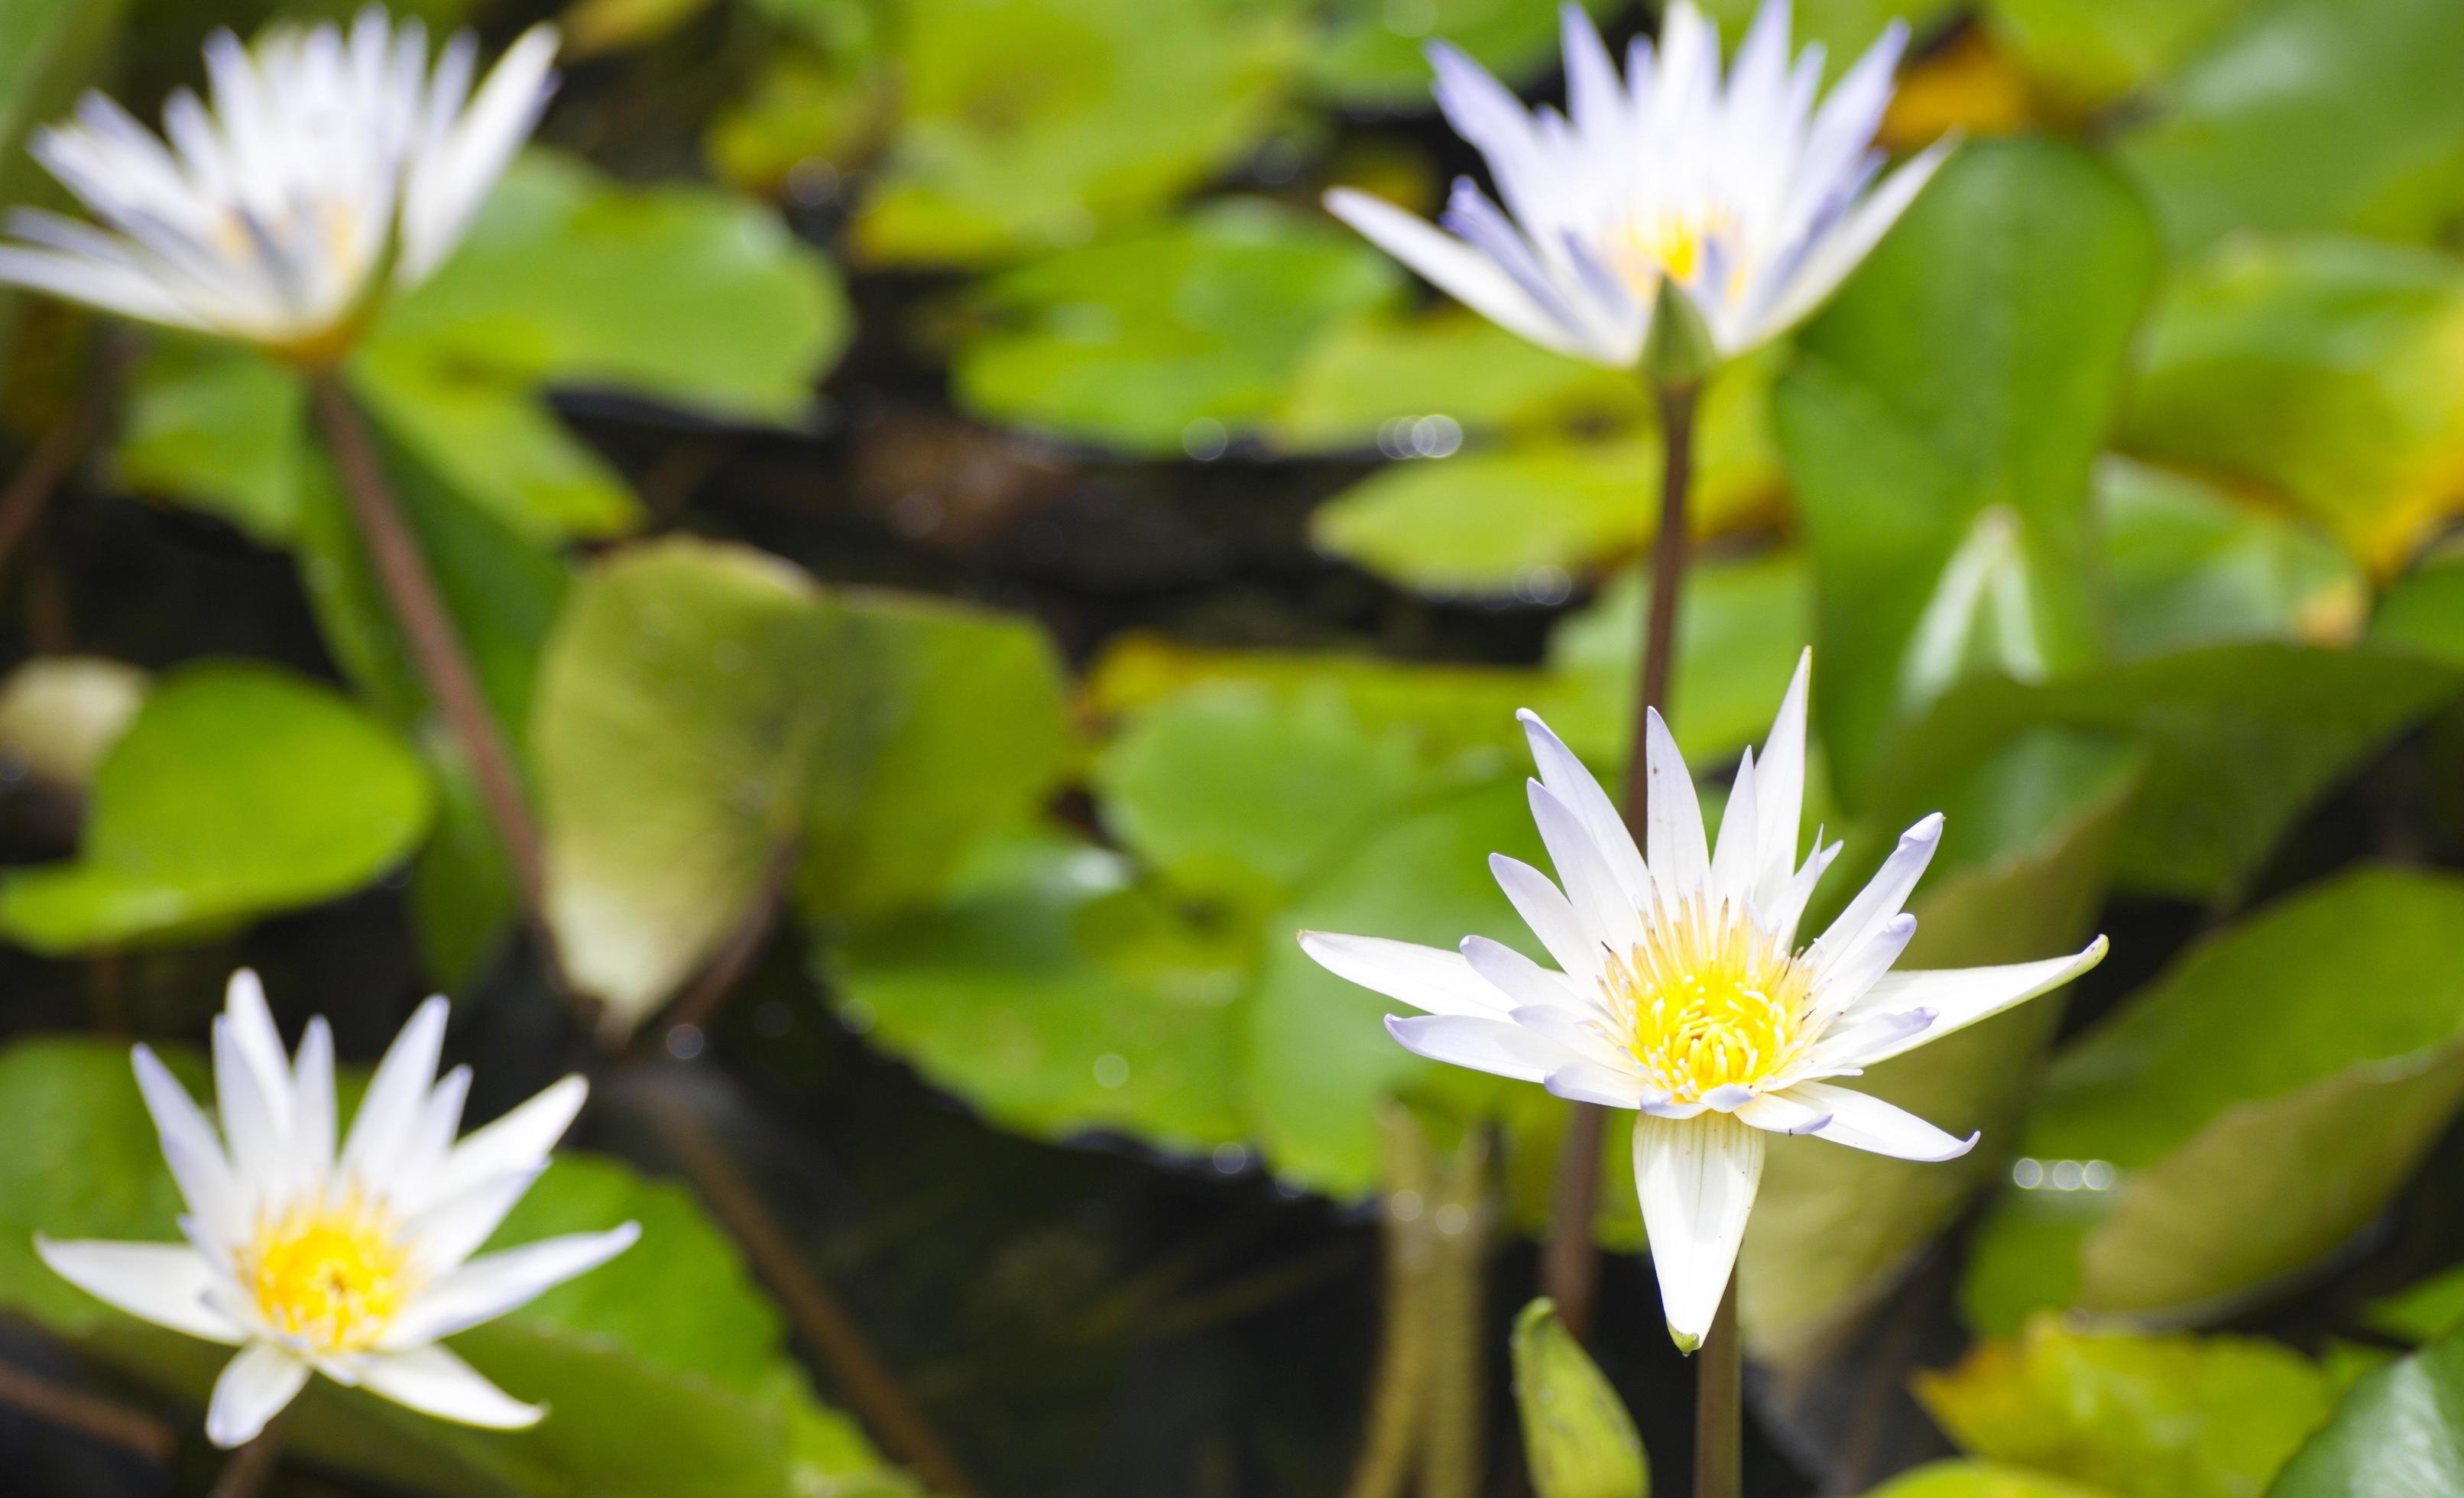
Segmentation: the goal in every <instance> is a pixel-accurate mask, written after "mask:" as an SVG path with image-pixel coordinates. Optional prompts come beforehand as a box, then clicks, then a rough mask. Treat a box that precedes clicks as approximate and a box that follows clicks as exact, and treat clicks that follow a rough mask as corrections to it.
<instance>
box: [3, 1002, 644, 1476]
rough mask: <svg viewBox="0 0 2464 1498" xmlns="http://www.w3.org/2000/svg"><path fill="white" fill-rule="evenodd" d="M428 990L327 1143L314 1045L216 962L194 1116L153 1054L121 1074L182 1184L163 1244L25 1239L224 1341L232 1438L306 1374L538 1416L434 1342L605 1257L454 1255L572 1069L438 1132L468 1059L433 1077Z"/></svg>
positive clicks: (576, 1097)
mask: <svg viewBox="0 0 2464 1498" xmlns="http://www.w3.org/2000/svg"><path fill="white" fill-rule="evenodd" d="M445 1016H446V1004H445V1001H444V1000H443V999H441V998H436V999H430V1000H429V1001H428V1002H426V1003H424V1004H422V1005H420V1007H419V1009H418V1011H417V1012H416V1013H414V1014H413V1015H412V1016H411V1018H410V1023H409V1024H406V1025H404V1026H403V1029H402V1033H401V1034H400V1035H399V1036H398V1037H396V1038H395V1040H394V1043H393V1046H391V1048H389V1049H388V1050H387V1051H386V1052H385V1060H384V1061H383V1062H382V1063H381V1064H380V1065H379V1066H378V1068H377V1071H376V1075H375V1077H374V1078H373V1079H372V1080H371V1081H370V1082H369V1084H368V1090H367V1094H366V1096H365V1097H364V1098H363V1100H362V1101H361V1104H360V1108H359V1113H358V1116H357V1117H356V1118H355V1119H354V1120H353V1121H352V1125H351V1132H350V1136H349V1138H348V1139H347V1140H346V1141H345V1142H344V1143H343V1144H342V1146H341V1152H340V1154H339V1155H337V1153H336V1150H335V1115H334V1112H335V1111H334V1041H333V1035H332V1033H331V1031H330V1030H328V1029H327V1027H326V1024H325V1021H324V1020H323V1019H322V1018H321V1017H319V1018H318V1019H315V1020H311V1021H310V1022H309V1024H308V1028H307V1032H306V1034H305V1035H304V1036H303V1037H302V1038H301V1040H300V1043H299V1053H298V1056H297V1059H296V1061H294V1060H292V1059H291V1058H287V1057H286V1056H285V1055H284V1054H283V1049H282V1039H281V1036H280V1035H279V1034H278V1033H277V1032H276V1031H275V1027H274V1017H273V1015H272V1013H271V1012H270V1011H269V1010H268V1009H267V1008H266V1003H265V995H264V991H263V990H262V988H260V987H259V985H258V983H257V980H256V975H255V974H253V973H250V972H247V971H245V970H243V971H241V972H239V973H236V974H234V975H233V976H232V978H231V992H230V996H229V998H228V1000H227V1001H226V1002H225V1005H224V1011H223V1013H222V1014H221V1015H220V1016H219V1017H217V1018H216V1019H215V1021H214V1025H213V1060H214V1097H215V1105H216V1109H217V1112H219V1113H220V1115H221V1122H222V1128H221V1131H220V1133H219V1134H217V1132H216V1130H215V1128H214V1125H213V1124H211V1123H209V1122H208V1121H207V1118H206V1115H205V1113H204V1112H201V1111H200V1110H199V1109H198V1108H197V1105H196V1104H195V1103H194V1102H192V1101H191V1100H190V1099H189V1097H188V1094H187V1091H186V1090H184V1089H183V1088H182V1087H181V1086H180V1084H179V1083H178V1082H177V1081H175V1080H173V1079H172V1076H171V1073H170V1072H169V1071H168V1070H167V1069H165V1067H164V1065H163V1063H162V1062H161V1061H160V1060H158V1059H157V1058H156V1057H155V1055H154V1053H153V1052H152V1051H150V1050H148V1049H147V1048H146V1047H145V1046H137V1047H136V1050H135V1061H136V1067H137V1083H138V1086H139V1088H140V1089H141V1090H143V1093H144V1095H145V1104H146V1107H147V1108H148V1109H149V1110H150V1111H151V1112H153V1115H154V1123H155V1127H156V1128H157V1129H159V1130H160V1131H161V1133H162V1136H163V1154H164V1157H165V1159H166V1160H167V1161H168V1162H169V1164H170V1167H171V1174H172V1176H173V1177H174V1178H175V1179H177V1180H178V1182H179V1185H180V1191H181V1194H182V1195H183V1196H184V1197H185V1198H186V1199H187V1205H188V1212H187V1216H185V1217H183V1218H181V1219H180V1228H181V1231H182V1232H183V1233H184V1234H186V1235H187V1243H185V1244H150V1243H60V1242H54V1241H51V1240H47V1239H42V1238H37V1239H36V1240H35V1244H34V1246H35V1250H36V1251H37V1252H38V1253H40V1254H41V1255H42V1258H43V1262H44V1263H45V1264H47V1265H49V1266H51V1267H52V1268H53V1270H54V1271H55V1272H56V1273H58V1274H59V1275H60V1276H61V1277H62V1278H64V1279H66V1280H68V1281H69V1282H70V1283H71V1284H74V1285H76V1286H77V1287H78V1288H79V1289H84V1290H85V1291H87V1292H88V1293H90V1294H92V1295H95V1296H98V1297H99V1298H100V1299H102V1300H105V1301H108V1302H110V1303H111V1304H112V1305H114V1306H117V1307H119V1308H120V1309H121V1310H122V1311H127V1312H129V1313H130V1314H131V1315H135V1316H140V1317H143V1319H145V1320H147V1321H151V1322H154V1323H156V1324H158V1325H161V1326H165V1327H169V1328H170V1329H171V1330H173V1331H175V1332H184V1333H187V1334H188V1335H190V1336H198V1337H204V1338H205V1339H207V1340H208V1341H212V1342H221V1343H225V1344H228V1345H231V1346H236V1347H238V1348H239V1349H240V1353H239V1355H238V1356H236V1357H233V1358H232V1359H231V1362H230V1363H229V1364H227V1365H226V1366H225V1367H224V1369H223V1372H222V1376H221V1377H220V1378H218V1379H217V1380H216V1381H215V1383H214V1392H213V1399H212V1401H211V1404H210V1406H209V1409H208V1411H207V1415H206V1434H207V1436H208V1437H209V1439H211V1440H212V1441H213V1443H215V1444H216V1445H220V1446H235V1445H238V1444H240V1443H244V1442H246V1441H249V1440H250V1439H252V1438H253V1437H254V1436H255V1435H256V1434H257V1433H258V1432H259V1431H261V1430H262V1429H264V1427H265V1424H266V1422H267V1421H270V1420H272V1419H273V1418H274V1417H275V1415H276V1414H278V1413H280V1411H281V1410H282V1408H283V1407H284V1406H285V1405H287V1404H289V1403H290V1402H291V1400H292V1399H293V1398H294V1397H295V1396H297V1394H298V1393H299V1391H300V1389H301V1388H302V1387H303V1386H305V1385H306V1383H307V1381H308V1376H309V1375H310V1374H311V1373H321V1374H323V1375H324V1376H325V1377H329V1378H331V1379H333V1380H334V1381H335V1382H337V1383H342V1384H349V1385H354V1386H358V1387H362V1388H365V1389H367V1390H369V1391H370V1392H371V1393H374V1394H378V1395H382V1396H384V1397H385V1398H386V1399H392V1400H394V1401H396V1402H397V1403H401V1404H405V1405H407V1406H409V1407H410V1408H412V1409H415V1410H419V1411H422V1412H424V1413H426V1414H429V1415H433V1416H436V1417H438V1418H440V1419H443V1420H450V1421H460V1422H462V1423H465V1424H471V1425H486V1426H493V1427H497V1428H505V1429H510V1428H516V1427H519V1426H524V1425H529V1424H532V1423H534V1422H536V1421H538V1420H539V1417H540V1416H541V1415H542V1414H543V1413H544V1410H543V1409H542V1408H541V1407H540V1406H538V1405H533V1404H524V1403H522V1402H520V1401H518V1400H517V1399H513V1398H512V1397H510V1396H509V1395H507V1394H505V1393H504V1391H502V1390H500V1389H498V1388H497V1387H496V1386H495V1384H493V1383H491V1382H489V1381H488V1379H487V1378H486V1377H483V1376H481V1375H480V1374H479V1373H478V1372H477V1371H476V1370H474V1369H473V1368H472V1367H471V1365H470V1364H468V1363H466V1362H464V1361H463V1360H462V1359H461V1358H460V1357H458V1356H456V1355H453V1354H452V1353H451V1352H449V1351H447V1350H446V1349H445V1348H443V1347H441V1346H438V1345H437V1339H438V1338H440V1337H444V1336H449V1335H451V1334H452V1333H456V1332H460V1331H464V1330H466V1329H468V1328H470V1327H473V1326H476V1325H478V1324H479V1323H480V1322H483V1321H489V1320H493V1319H494V1318H495V1317H497V1316H499V1315H502V1314H504V1313H505V1312H506V1311H512V1310H514V1309H516V1308H517V1307H519V1306H521V1305H524V1304H526V1303H527V1302H529V1301H530V1300H531V1299H532V1298H534V1297H535V1296H537V1295H539V1293H540V1292H541V1291H543V1290H545V1289H549V1288H550V1287H551V1286H554V1285H558V1284H561V1282H563V1281H565V1280H568V1279H571V1278H572V1277H574V1276H575V1275H577V1274H581V1273H583V1271H585V1270H587V1269H591V1268H595V1267H598V1266H599V1265H601V1264H604V1263H605V1262H606V1261H607V1260H609V1259H611V1258H614V1257H615V1256H616V1255H617V1254H619V1253H621V1252H623V1251H624V1250H625V1249H626V1248H627V1247H629V1246H631V1245H632V1243H633V1241H634V1240H635V1239H636V1238H637V1237H639V1236H640V1230H639V1228H638V1227H637V1226H636V1225H635V1224H633V1223H626V1224H624V1225H623V1226H621V1227H616V1228H613V1229H610V1230H608V1231H606V1232H602V1233H576V1234H571V1235H568V1236H565V1237H561V1238H551V1239H546V1240H543V1241H541V1242H539V1243H534V1244H526V1245H523V1246H521V1247H518V1248H509V1249H505V1250H503V1251H501V1252H497V1253H492V1254H489V1255H486V1256H485V1257H482V1258H477V1259H473V1258H472V1257H471V1255H472V1253H473V1250H475V1249H477V1248H478V1246H479V1245H481V1244H482V1243H484V1242H485V1241H486V1240H487V1238H488V1236H489V1235H490V1234H492V1233H494V1232H495V1230H496V1225H497V1224H498V1223H501V1222H503V1221H504V1218H505V1214H506V1213H507V1212H509V1211H511V1210H512V1209H513V1206H514V1203H515V1202H517V1201H520V1200H521V1197H522V1194H523V1193H524V1192H525V1191H527V1190H529V1189H530V1185H531V1182H532V1181H534V1180H536V1179H539V1173H540V1172H541V1171H543V1170H545V1169H546V1168H547V1162H548V1152H549V1150H550V1148H551V1147H552V1146H553V1145H554V1144H555V1143H556V1140H557V1138H558V1137H559V1136H560V1135H562V1134H563V1133H564V1131H565V1128H566V1126H567V1125H569V1124H570V1123H572V1121H573V1116H574V1114H575V1113H576V1112H579V1111H580V1109H581V1107H582V1102H583V1096H584V1095H585V1094H586V1093H587V1091H588V1086H587V1084H585V1083H584V1082H583V1079H582V1078H580V1077H567V1078H565V1079H564V1080H563V1081H561V1082H559V1083H557V1084H556V1085H555V1086H553V1087H550V1088H548V1089H547V1090H545V1091H543V1092H540V1093H539V1095H538V1096H536V1097H534V1098H532V1099H531V1100H530V1101H529V1102H527V1103H524V1104H522V1105H521V1106H520V1107H518V1108H517V1109H515V1110H514V1111H513V1112H509V1113H507V1114H505V1115H504V1116H503V1117H501V1118H499V1119H497V1120H496V1121H495V1122H494V1123H492V1124H489V1125H488V1126H487V1127H485V1128H483V1129H480V1130H477V1131H476V1132H474V1133H473V1134H472V1135H470V1136H469V1137H468V1138H465V1139H463V1140H461V1141H460V1142H459V1143H458V1144H457V1143H456V1142H455V1141H454V1137H453V1135H454V1132H455V1130H456V1129H457V1128H458V1127H459V1126H460V1123H461V1118H462V1103H463V1099H464V1097H465V1096H466V1095H467V1094H468V1093H469V1091H470V1087H471V1068H468V1067H456V1068H453V1069H452V1070H451V1071H450V1072H447V1073H446V1074H445V1076H444V1078H443V1079H442V1080H439V1079H438V1078H437V1075H436V1064H437V1054H438V1050H439V1047H440V1046H441V1045H442V1044H443V1041H444V1037H445Z"/></svg>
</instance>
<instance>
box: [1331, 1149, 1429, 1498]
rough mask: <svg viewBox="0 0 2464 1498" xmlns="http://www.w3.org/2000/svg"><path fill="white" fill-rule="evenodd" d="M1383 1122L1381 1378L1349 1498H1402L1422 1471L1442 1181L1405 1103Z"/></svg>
mask: <svg viewBox="0 0 2464 1498" xmlns="http://www.w3.org/2000/svg"><path fill="white" fill-rule="evenodd" d="M1378 1122H1379V1124H1380V1126H1381V1128H1382V1132H1383V1133H1384V1134H1385V1136H1386V1200H1385V1202H1384V1207H1385V1210H1384V1211H1383V1213H1381V1214H1380V1216H1379V1219H1378V1228H1379V1237H1380V1239H1381V1240H1382V1241H1383V1246H1384V1259H1385V1263H1384V1266H1383V1267H1384V1271H1385V1273H1384V1278H1383V1282H1382V1283H1381V1284H1380V1286H1379V1288H1378V1296H1377V1299H1378V1314H1379V1315H1380V1317H1381V1318H1382V1319H1383V1323H1384V1325H1383V1327H1382V1329H1381V1330H1380V1332H1379V1340H1378V1347H1377V1367H1376V1371H1375V1372H1374V1373H1373V1374H1371V1376H1370V1386H1369V1424H1368V1428H1367V1429H1366V1430H1365V1431H1363V1432H1362V1435H1361V1441H1360V1454H1359V1455H1358V1456H1357V1457H1355V1458H1353V1467H1352V1481H1351V1483H1350V1485H1349V1486H1347V1487H1345V1488H1344V1494H1345V1498H1402V1495H1403V1493H1404V1491H1405V1489H1406V1488H1407V1487H1409V1486H1410V1485H1411V1481H1412V1475H1413V1473H1414V1472H1415V1471H1416V1470H1417V1469H1418V1468H1419V1459H1420V1454H1421V1442H1420V1433H1421V1430H1422V1428H1423V1427H1424V1426H1425V1425H1426V1423H1427V1421H1428V1405H1429V1353H1430V1349H1429V1330H1430V1327H1429V1320H1428V1317H1427V1314H1426V1307H1427V1301H1428V1299H1429V1279H1430V1276H1431V1273H1432V1272H1433V1270H1434V1268H1435V1267H1436V1259H1437V1234H1436V1229H1435V1227H1434V1224H1433V1218H1434V1214H1433V1213H1432V1212H1431V1211H1430V1201H1429V1199H1430V1198H1431V1197H1433V1196H1435V1195H1436V1191H1437V1175H1436V1171H1435V1169H1434V1168H1433V1167H1432V1164H1431V1162H1430V1158H1429V1136H1428V1135H1427V1133H1426V1132H1425V1131H1424V1130H1423V1129H1422V1128H1421V1127H1420V1121H1419V1119H1418V1118H1416V1117H1414V1116H1413V1115H1412V1111H1411V1110H1410V1109H1409V1108H1407V1107H1405V1106H1404V1105H1403V1104H1401V1103H1396V1102H1389V1103H1387V1104H1386V1105H1385V1108H1384V1109H1383V1110H1382V1112H1380V1114H1379V1118H1378Z"/></svg>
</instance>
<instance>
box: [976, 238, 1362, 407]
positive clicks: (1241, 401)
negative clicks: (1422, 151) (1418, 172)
mask: <svg viewBox="0 0 2464 1498" xmlns="http://www.w3.org/2000/svg"><path fill="white" fill-rule="evenodd" d="M1401 288H1402V275H1401V273H1400V272H1398V271H1397V270H1396V268H1395V266H1394V264H1393V262H1391V261H1389V260H1388V259H1387V258H1386V257H1385V256H1383V255H1381V254H1379V253H1377V252H1376V251H1375V250H1374V249H1371V248H1370V247H1369V246H1368V245H1367V244H1365V243H1363V242H1362V241H1361V240H1360V239H1359V238H1358V237H1357V236H1355V235H1353V234H1352V233H1351V232H1350V231H1347V230H1344V229H1342V228H1340V227H1338V226H1336V225H1334V224H1331V223H1330V222H1327V221H1326V220H1323V219H1317V218H1305V217H1303V216H1301V215H1300V214H1298V213H1295V212H1293V211H1291V210H1290V209H1283V208H1278V207H1275V206H1273V205H1271V204H1267V203H1263V202H1251V201H1245V200H1231V201H1224V202H1219V203H1213V204H1209V205H1207V206H1205V207H1203V208H1200V209H1195V210H1193V211H1192V212H1191V213H1189V214H1188V215H1187V216H1186V217H1184V218H1182V219H1179V220H1177V221H1176V222H1173V223H1169V224H1164V225H1160V226H1157V227H1155V228H1149V229H1142V230H1138V231H1133V232H1130V233H1127V234H1124V235H1121V236H1120V237H1117V238H1113V239H1108V240H1105V241H1102V242H1100V243H1097V244H1092V245H1089V246H1087V247H1085V248H1083V249H1078V250H1071V251H1067V252H1065V253H1059V254H1055V255H1052V256H1050V257H1048V258H1046V259H1044V260H1039V261H1037V262H1035V263H1034V264H1031V265H1028V266H1025V267H1023V268H1021V269H1019V270H1016V271H1012V272H1009V273H1007V274H1005V275H1000V276H996V277H995V278H993V279H992V280H990V281H988V282H986V283H985V284H984V285H983V286H982V287H981V288H980V291H979V297H978V311H979V316H980V317H981V319H983V323H982V326H981V327H979V329H978V330H977V331H976V332H975V333H973V334H972V335H971V336H970V337H969V338H968V339H967V341H965V342H964V343H962V344H961V345H960V346H959V348H958V350H957V355H956V356H955V358H954V360H953V362H952V365H951V378H952V380H953V382H954V384H955V386H956V389H957V397H958V400H959V401H960V402H961V403H962V404H963V405H965V406H967V407H968V408H971V409H973V410H974V411H976V412H977V413H978V414H979V415H981V416H984V417H986V418H988V419H991V420H994V421H999V422H1006V423H1009V424H1012V425H1017V426H1023V427H1029V428H1033V429H1036V430H1043V431H1048V432H1052V433H1055V434H1057V435H1061V436H1067V437H1077V438H1083V439H1085V440H1088V441H1091V442H1100V443H1105V444H1108V445H1111V446H1113V447H1118V448H1122V449H1125V450H1127V451H1130V452H1140V453H1148V454H1163V455H1169V454H1173V453H1177V452H1183V451H1184V450H1186V451H1189V452H1196V453H1199V454H1200V455H1205V456H1212V455H1214V454H1215V453H1217V452H1221V451H1222V448H1223V444H1224V442H1225V441H1226V440H1227V438H1228V437H1229V436H1232V435H1238V434H1240V433H1242V432H1243V431H1246V430H1250V429H1252V428H1255V427H1257V426H1259V425H1261V424H1263V423H1265V422H1266V421H1267V420H1268V419H1269V418H1270V417H1271V416H1272V415H1273V413H1274V412H1275V410H1276V408H1277V407H1278V405H1279V403H1280V402H1281V401H1282V399H1283V395H1284V389H1285V386H1286V384H1287V382H1288V381H1289V380H1290V378H1291V376H1292V372H1293V371H1294V369H1295V368H1297V367H1298V365H1299V363H1300V362H1301V360H1302V358H1303V356H1304V355H1306V354H1307V353H1308V352H1309V348H1310V346H1311V345H1312V343H1313V342H1314V341H1316V340H1317V339H1318V337H1319V336H1320V335H1322V334H1324V333H1325V332H1327V331H1328V330H1329V329H1331V328H1332V327H1334V326H1336V325H1337V324H1338V323H1339V322H1340V321H1341V320H1342V319H1345V318H1347V317H1349V316H1351V315H1353V314H1355V313H1359V312H1363V311H1366V310H1369V309H1373V308H1375V307H1378V306H1381V305H1384V304H1386V303H1388V302H1390V301H1392V300H1393V299H1394V298H1395V297H1396V296H1397V294H1398V293H1399V292H1400V290H1401ZM1208 424H1211V425H1208Z"/></svg>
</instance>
